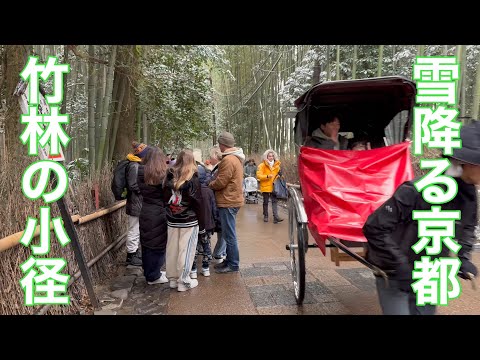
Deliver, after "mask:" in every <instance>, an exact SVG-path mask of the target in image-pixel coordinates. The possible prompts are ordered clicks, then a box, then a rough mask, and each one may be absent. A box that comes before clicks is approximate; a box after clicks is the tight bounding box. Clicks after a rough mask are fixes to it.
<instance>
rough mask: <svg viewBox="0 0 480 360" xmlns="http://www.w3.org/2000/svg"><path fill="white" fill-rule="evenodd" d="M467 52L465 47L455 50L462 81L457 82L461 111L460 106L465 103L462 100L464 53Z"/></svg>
mask: <svg viewBox="0 0 480 360" xmlns="http://www.w3.org/2000/svg"><path fill="white" fill-rule="evenodd" d="M464 52H465V45H457V46H456V48H455V57H456V58H457V62H458V63H459V64H460V79H459V80H458V82H457V108H458V109H459V110H461V106H460V104H461V103H462V102H463V99H462V98H461V94H462V86H463V74H464V65H465V64H464V63H463V53H464Z"/></svg>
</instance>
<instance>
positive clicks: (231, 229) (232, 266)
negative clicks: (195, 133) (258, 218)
mask: <svg viewBox="0 0 480 360" xmlns="http://www.w3.org/2000/svg"><path fill="white" fill-rule="evenodd" d="M218 144H219V148H220V151H221V152H222V161H221V162H220V163H219V165H218V174H217V175H216V178H215V179H214V180H212V181H211V182H210V184H209V185H208V186H209V187H210V189H212V190H214V191H215V200H216V203H217V207H218V209H219V210H218V212H219V215H220V222H221V227H222V236H223V239H224V240H225V242H226V254H227V257H226V259H225V260H224V261H223V262H222V263H220V264H217V265H215V266H214V267H215V269H216V270H215V272H217V273H220V274H224V273H229V272H237V271H238V270H239V266H240V254H239V251H238V238H237V232H236V217H237V213H238V211H239V209H240V207H242V206H243V204H244V198H243V162H244V160H245V155H244V154H243V150H242V149H241V148H235V147H234V146H235V139H234V137H233V135H232V134H230V133H229V132H226V131H224V132H222V133H221V134H220V136H219V137H218Z"/></svg>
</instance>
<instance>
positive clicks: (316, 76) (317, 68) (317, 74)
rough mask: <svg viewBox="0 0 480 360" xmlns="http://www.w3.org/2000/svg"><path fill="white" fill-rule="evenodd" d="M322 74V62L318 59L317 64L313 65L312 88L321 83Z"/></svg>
mask: <svg viewBox="0 0 480 360" xmlns="http://www.w3.org/2000/svg"><path fill="white" fill-rule="evenodd" d="M320 72H321V66H320V60H318V59H316V60H315V63H314V64H313V75H312V86H313V85H315V84H318V83H319V82H320Z"/></svg>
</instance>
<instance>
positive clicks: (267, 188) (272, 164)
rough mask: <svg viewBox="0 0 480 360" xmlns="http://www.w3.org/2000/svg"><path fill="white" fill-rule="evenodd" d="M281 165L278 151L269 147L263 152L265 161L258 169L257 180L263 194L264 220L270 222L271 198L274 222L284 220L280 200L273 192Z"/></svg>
mask: <svg viewBox="0 0 480 360" xmlns="http://www.w3.org/2000/svg"><path fill="white" fill-rule="evenodd" d="M280 165H281V162H280V161H279V160H278V155H277V153H276V152H275V151H273V150H272V149H268V150H267V151H265V152H264V153H263V161H262V163H261V164H260V165H258V170H257V180H258V181H259V182H260V192H261V193H262V196H263V221H264V222H268V201H269V199H271V202H272V213H273V223H274V224H278V223H279V222H281V221H283V219H282V218H280V217H279V216H278V200H277V196H276V195H275V193H274V192H273V182H274V181H275V179H276V177H277V176H278V173H279V172H280Z"/></svg>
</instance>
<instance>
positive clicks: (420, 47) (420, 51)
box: [417, 45, 425, 56]
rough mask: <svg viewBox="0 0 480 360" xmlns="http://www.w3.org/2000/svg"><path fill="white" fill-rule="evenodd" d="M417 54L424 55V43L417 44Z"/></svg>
mask: <svg viewBox="0 0 480 360" xmlns="http://www.w3.org/2000/svg"><path fill="white" fill-rule="evenodd" d="M417 56H425V45H417Z"/></svg>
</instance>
